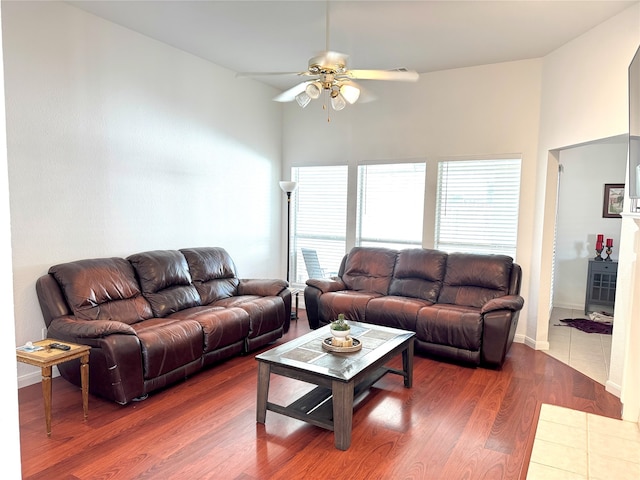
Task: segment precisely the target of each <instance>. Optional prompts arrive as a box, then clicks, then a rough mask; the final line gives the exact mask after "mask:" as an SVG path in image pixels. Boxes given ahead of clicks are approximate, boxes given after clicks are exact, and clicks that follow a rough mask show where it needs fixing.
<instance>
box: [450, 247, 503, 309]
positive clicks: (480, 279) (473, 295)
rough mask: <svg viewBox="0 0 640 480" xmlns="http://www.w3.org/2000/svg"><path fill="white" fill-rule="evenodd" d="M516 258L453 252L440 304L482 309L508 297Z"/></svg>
mask: <svg viewBox="0 0 640 480" xmlns="http://www.w3.org/2000/svg"><path fill="white" fill-rule="evenodd" d="M512 266H513V259H512V258H511V257H509V256H507V255H478V254H475V255H474V254H470V253H450V254H449V256H448V258H447V271H446V274H445V277H444V284H443V286H442V291H441V292H440V296H439V297H438V302H437V303H445V304H453V305H464V306H469V307H476V308H480V307H482V306H483V305H484V304H485V303H487V302H488V301H489V300H491V299H493V298H496V297H501V296H504V295H507V294H508V291H509V285H510V278H511V269H512Z"/></svg>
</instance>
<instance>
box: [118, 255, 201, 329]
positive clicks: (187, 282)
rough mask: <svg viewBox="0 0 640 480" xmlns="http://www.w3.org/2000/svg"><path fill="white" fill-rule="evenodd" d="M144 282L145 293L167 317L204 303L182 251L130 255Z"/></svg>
mask: <svg viewBox="0 0 640 480" xmlns="http://www.w3.org/2000/svg"><path fill="white" fill-rule="evenodd" d="M127 260H128V261H129V262H130V263H131V265H133V268H134V270H135V272H136V275H137V277H138V281H139V282H140V287H141V289H142V294H143V295H144V296H145V298H146V299H147V300H148V301H149V304H150V305H151V309H152V310H153V314H154V315H155V316H156V317H166V316H167V315H170V314H172V313H175V312H177V311H180V310H184V309H185V308H190V307H195V306H198V305H200V296H199V295H198V291H197V290H196V287H195V286H193V285H192V283H191V274H190V273H189V266H188V264H187V260H186V259H185V258H184V255H182V253H181V252H180V251H178V250H154V251H151V252H142V253H136V254H134V255H131V256H130V257H127Z"/></svg>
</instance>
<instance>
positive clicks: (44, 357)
mask: <svg viewBox="0 0 640 480" xmlns="http://www.w3.org/2000/svg"><path fill="white" fill-rule="evenodd" d="M54 342H57V343H63V344H65V345H69V346H70V347H71V349H70V350H67V351H65V350H56V349H53V348H48V345H49V344H50V343H54ZM33 344H34V345H37V346H41V347H44V349H43V350H38V351H37V352H23V351H20V350H16V357H17V360H18V361H19V362H22V363H26V364H29V365H34V366H36V367H40V368H41V369H42V396H43V398H44V418H45V423H46V427H47V436H51V367H53V366H54V365H58V364H59V363H63V362H68V361H70V360H75V359H76V358H79V359H80V382H81V385H82V410H83V413H84V419H85V420H86V419H87V416H88V415H89V351H90V350H91V347H89V346H87V345H78V344H76V343H70V342H62V341H58V340H54V339H52V338H47V339H45V340H40V341H38V342H33Z"/></svg>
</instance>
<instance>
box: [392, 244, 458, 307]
mask: <svg viewBox="0 0 640 480" xmlns="http://www.w3.org/2000/svg"><path fill="white" fill-rule="evenodd" d="M446 267H447V254H446V253H445V252H441V251H439V250H429V249H425V248H409V249H406V250H400V253H398V259H397V261H396V266H395V269H394V271H393V278H392V280H391V285H390V286H389V295H398V296H401V297H413V298H421V299H423V300H427V301H428V302H431V303H435V302H437V301H438V295H439V294H440V289H441V288H442V282H443V280H444V274H445V269H446Z"/></svg>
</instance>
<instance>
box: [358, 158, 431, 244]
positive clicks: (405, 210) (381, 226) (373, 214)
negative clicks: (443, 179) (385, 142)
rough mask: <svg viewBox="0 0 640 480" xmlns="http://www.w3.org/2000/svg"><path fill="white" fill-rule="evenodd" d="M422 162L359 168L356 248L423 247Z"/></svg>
mask: <svg viewBox="0 0 640 480" xmlns="http://www.w3.org/2000/svg"><path fill="white" fill-rule="evenodd" d="M425 171H426V164H425V162H421V163H393V164H383V165H360V166H359V167H358V217H357V219H356V222H357V238H356V244H357V245H360V246H378V247H388V248H410V247H420V246H422V223H423V218H424V193H425Z"/></svg>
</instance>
